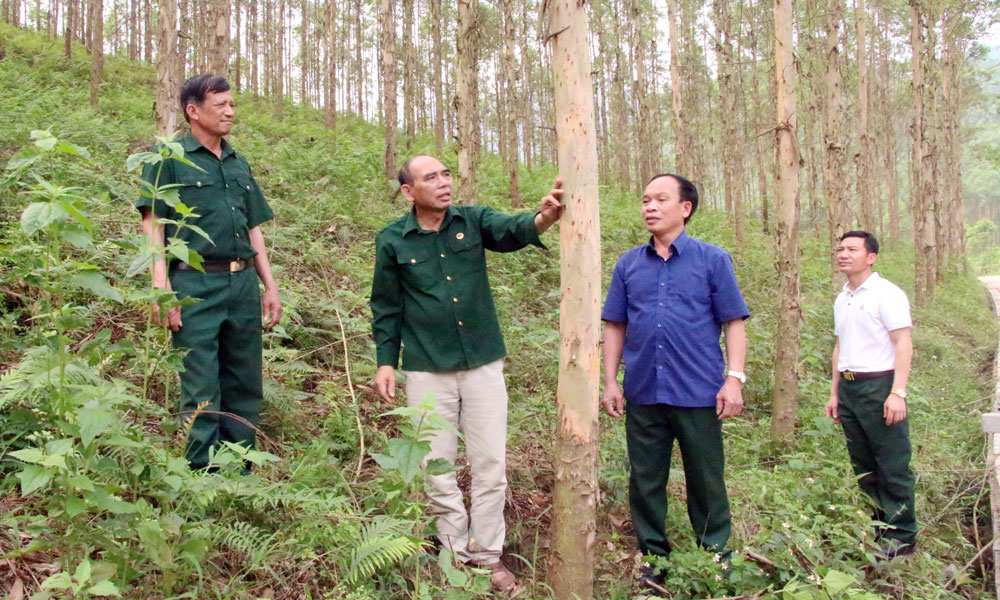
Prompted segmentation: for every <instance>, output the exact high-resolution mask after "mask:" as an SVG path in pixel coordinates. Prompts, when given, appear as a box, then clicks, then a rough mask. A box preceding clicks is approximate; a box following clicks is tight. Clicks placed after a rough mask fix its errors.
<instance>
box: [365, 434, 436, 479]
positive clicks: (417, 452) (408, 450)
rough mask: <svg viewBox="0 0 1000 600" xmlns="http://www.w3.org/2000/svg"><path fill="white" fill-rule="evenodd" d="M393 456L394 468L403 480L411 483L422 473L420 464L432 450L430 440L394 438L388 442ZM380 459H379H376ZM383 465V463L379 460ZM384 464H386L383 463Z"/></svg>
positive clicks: (390, 453)
mask: <svg viewBox="0 0 1000 600" xmlns="http://www.w3.org/2000/svg"><path fill="white" fill-rule="evenodd" d="M387 445H388V448H389V455H390V456H391V457H392V463H393V467H392V468H393V469H394V470H395V471H397V472H398V473H399V475H400V477H402V478H403V481H405V482H406V483H409V482H411V481H413V478H414V477H416V476H417V474H418V473H420V464H421V463H422V462H423V460H424V457H425V456H427V453H429V452H430V451H431V444H430V442H418V441H416V440H411V439H408V438H393V439H391V440H389V443H388V444H387ZM376 460H378V459H376ZM379 464H380V465H381V464H382V463H381V462H379ZM383 466H384V465H383Z"/></svg>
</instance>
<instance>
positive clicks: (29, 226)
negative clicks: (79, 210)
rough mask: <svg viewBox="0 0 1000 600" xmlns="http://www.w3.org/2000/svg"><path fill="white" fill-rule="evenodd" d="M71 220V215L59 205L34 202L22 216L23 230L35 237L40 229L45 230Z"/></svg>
mask: <svg viewBox="0 0 1000 600" xmlns="http://www.w3.org/2000/svg"><path fill="white" fill-rule="evenodd" d="M67 218H69V215H68V214H67V213H66V211H65V210H63V208H62V207H61V206H59V205H58V204H55V203H53V202H32V203H31V204H29V205H28V208H26V209H24V212H23V213H22V214H21V230H22V231H24V233H25V234H27V235H34V233H35V232H36V231H38V230H39V229H44V228H46V227H48V226H49V225H51V224H52V223H55V222H56V221H62V220H65V219H67Z"/></svg>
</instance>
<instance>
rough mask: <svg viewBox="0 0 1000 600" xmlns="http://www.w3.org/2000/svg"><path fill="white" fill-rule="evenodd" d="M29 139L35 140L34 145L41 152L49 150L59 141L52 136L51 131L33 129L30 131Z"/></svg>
mask: <svg viewBox="0 0 1000 600" xmlns="http://www.w3.org/2000/svg"><path fill="white" fill-rule="evenodd" d="M31 139H33V140H35V145H36V146H38V147H39V148H41V149H42V150H51V149H52V148H54V147H55V145H56V143H57V142H58V141H59V140H58V138H56V136H54V135H52V132H51V131H46V130H44V129H35V130H34V131H32V132H31Z"/></svg>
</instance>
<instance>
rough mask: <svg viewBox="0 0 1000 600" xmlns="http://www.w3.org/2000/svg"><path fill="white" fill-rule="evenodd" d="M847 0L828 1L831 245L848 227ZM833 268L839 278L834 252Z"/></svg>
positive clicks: (826, 181) (826, 133) (826, 184)
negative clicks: (843, 37) (843, 48)
mask: <svg viewBox="0 0 1000 600" xmlns="http://www.w3.org/2000/svg"><path fill="white" fill-rule="evenodd" d="M843 6H844V0H827V3H826V102H824V103H823V104H824V109H825V111H824V112H825V119H824V121H823V149H824V155H825V156H824V164H823V198H824V199H825V200H826V211H827V223H828V226H829V236H830V247H831V248H833V247H834V245H835V244H834V242H835V240H836V239H837V238H838V237H839V236H840V235H841V234H843V233H844V232H845V231H847V226H848V220H849V214H850V211H849V210H848V208H847V206H846V203H847V200H846V199H845V196H844V193H843V189H844V170H845V169H844V165H845V162H846V147H847V140H846V137H845V135H844V113H843V102H842V100H843V95H842V92H841V77H840V63H841V60H840V25H841V19H842V16H841V15H842V11H843ZM830 269H831V270H832V272H833V274H834V281H836V277H837V273H838V272H839V271H838V269H837V259H836V257H835V256H834V255H833V253H831V255H830Z"/></svg>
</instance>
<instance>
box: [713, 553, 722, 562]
mask: <svg viewBox="0 0 1000 600" xmlns="http://www.w3.org/2000/svg"><path fill="white" fill-rule="evenodd" d="M712 560H714V561H715V562H719V561H720V560H722V555H721V554H719V553H716V554H715V556H713V557H712Z"/></svg>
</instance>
